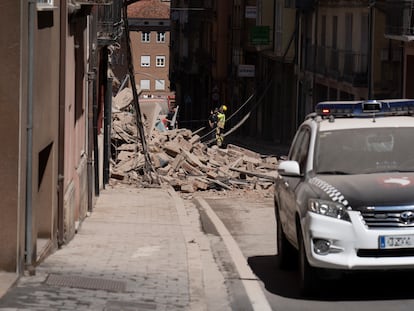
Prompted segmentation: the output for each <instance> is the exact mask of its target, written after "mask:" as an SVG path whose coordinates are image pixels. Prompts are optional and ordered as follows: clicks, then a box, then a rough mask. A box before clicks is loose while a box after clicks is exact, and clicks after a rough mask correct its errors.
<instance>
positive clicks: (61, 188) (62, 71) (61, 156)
mask: <svg viewBox="0 0 414 311" xmlns="http://www.w3.org/2000/svg"><path fill="white" fill-rule="evenodd" d="M66 14H67V13H66V10H65V9H64V8H62V9H61V10H60V38H66V28H67V26H66ZM59 53H60V55H59V57H60V59H61V60H62V61H61V62H60V65H59V66H60V68H59V77H60V82H59V125H58V127H59V132H58V180H57V182H58V193H57V196H58V207H57V208H58V210H57V230H58V232H57V239H58V240H57V243H58V247H61V246H62V245H63V244H64V243H65V232H64V227H65V225H64V217H65V216H64V214H65V213H64V196H65V184H64V174H65V97H66V96H65V81H66V78H65V77H66V63H65V61H64V60H65V59H66V41H65V40H64V39H61V40H60V51H59Z"/></svg>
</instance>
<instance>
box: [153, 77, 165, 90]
mask: <svg viewBox="0 0 414 311" xmlns="http://www.w3.org/2000/svg"><path fill="white" fill-rule="evenodd" d="M155 89H156V90H165V80H159V79H156V80H155Z"/></svg>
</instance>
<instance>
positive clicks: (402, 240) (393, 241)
mask: <svg viewBox="0 0 414 311" xmlns="http://www.w3.org/2000/svg"><path fill="white" fill-rule="evenodd" d="M379 247H380V248H381V249H388V248H411V247H414V236H412V235H389V236H387V235H385V236H380V237H379Z"/></svg>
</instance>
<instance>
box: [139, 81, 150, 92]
mask: <svg viewBox="0 0 414 311" xmlns="http://www.w3.org/2000/svg"><path fill="white" fill-rule="evenodd" d="M139 85H140V86H141V90H149V89H150V80H141V81H140V84H139Z"/></svg>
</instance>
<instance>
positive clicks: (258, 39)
mask: <svg viewBox="0 0 414 311" xmlns="http://www.w3.org/2000/svg"><path fill="white" fill-rule="evenodd" d="M269 33H270V29H269V26H254V27H252V28H251V31H250V41H251V43H252V44H254V45H268V44H269Z"/></svg>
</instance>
